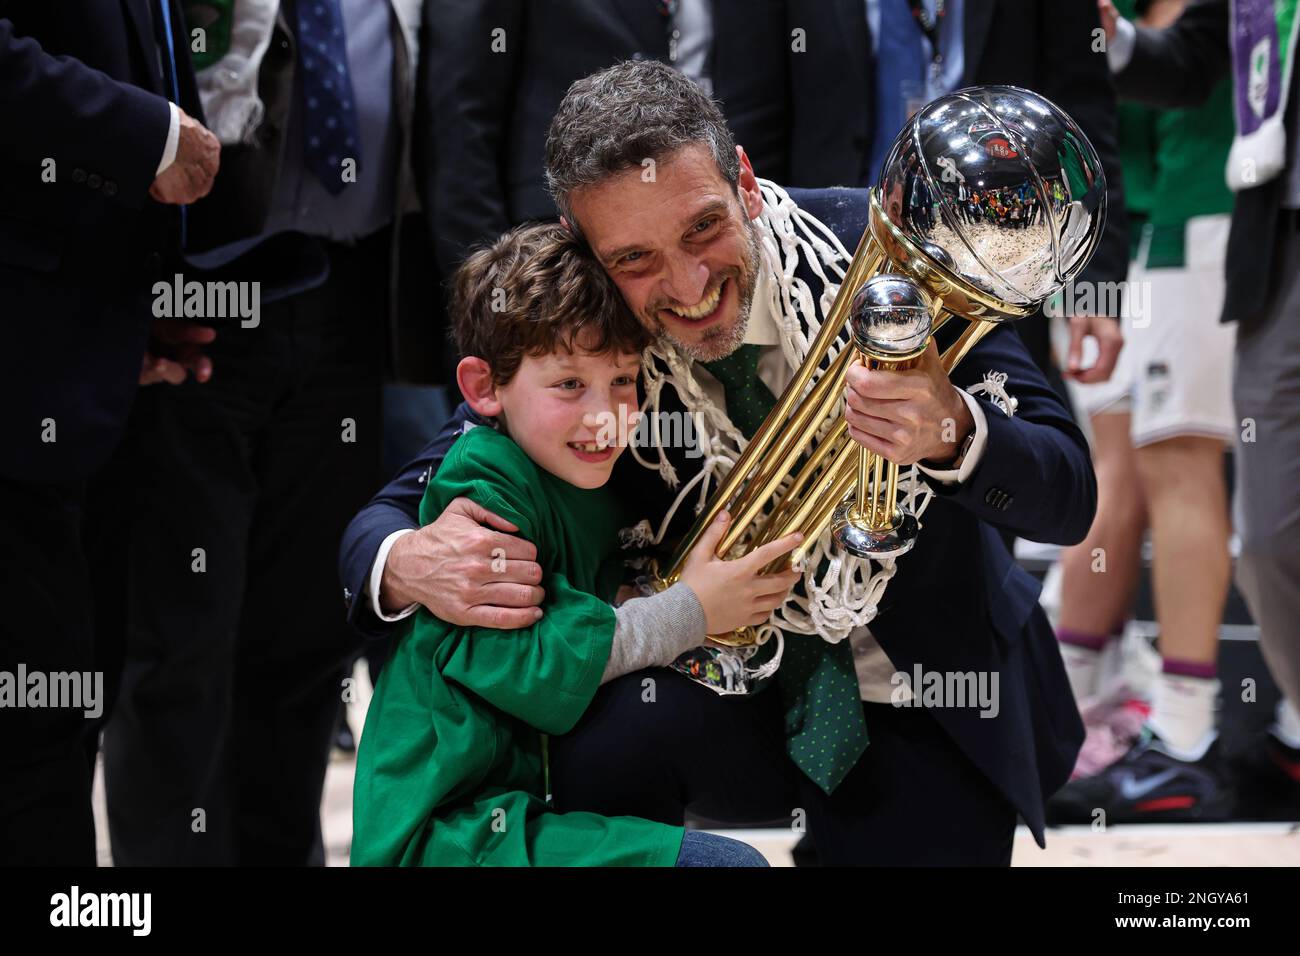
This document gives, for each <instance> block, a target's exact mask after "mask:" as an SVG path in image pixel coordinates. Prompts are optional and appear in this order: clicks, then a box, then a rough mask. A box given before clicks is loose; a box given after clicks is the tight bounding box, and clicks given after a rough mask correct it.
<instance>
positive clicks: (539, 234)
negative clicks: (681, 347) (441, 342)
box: [451, 223, 653, 385]
mask: <svg viewBox="0 0 1300 956" xmlns="http://www.w3.org/2000/svg"><path fill="white" fill-rule="evenodd" d="M451 319H452V331H453V335H454V336H455V339H456V346H457V348H458V349H459V350H460V354H461V355H462V356H467V355H473V356H477V357H478V358H481V359H483V360H484V361H486V362H487V363H488V365H489V366H491V368H492V379H493V381H494V382H496V384H498V385H504V384H506V383H507V382H509V381H510V380H511V379H512V378H513V377H514V375H515V373H516V372H517V371H519V363H520V362H521V361H523V357H524V356H525V355H546V354H550V353H552V352H556V351H558V350H560V349H564V350H565V351H568V352H573V351H575V350H576V349H578V348H581V349H582V350H584V351H590V352H593V353H596V354H604V353H607V352H623V353H639V352H641V351H642V350H643V349H645V348H646V346H648V345H649V344H650V342H651V340H652V339H653V336H652V335H651V333H650V332H649V331H647V330H646V329H645V327H644V326H642V325H641V323H640V322H638V321H637V319H636V316H634V315H633V314H632V312H631V310H630V309H628V307H627V304H626V303H625V302H624V301H623V296H622V295H621V294H620V293H619V291H618V288H617V287H616V286H615V285H614V282H613V280H611V279H610V278H609V276H608V275H607V274H606V273H605V270H604V268H603V267H602V266H601V265H600V263H599V262H597V261H596V260H595V258H593V257H592V255H591V253H590V252H588V251H587V249H586V247H585V246H583V245H582V243H581V241H580V240H578V239H576V238H575V237H574V236H573V235H572V234H570V233H569V231H568V230H567V229H565V228H564V227H563V226H561V225H559V224H558V223H534V224H529V225H523V226H517V227H515V228H514V229H511V230H510V231H509V232H507V233H506V234H505V235H503V236H502V237H501V238H500V239H497V240H496V241H495V242H494V243H492V244H491V245H489V246H486V247H483V248H480V249H478V250H477V251H475V252H474V253H473V254H471V255H470V256H469V258H467V259H466V260H465V261H464V262H463V263H462V264H461V266H460V268H459V269H458V270H457V271H456V274H455V276H454V277H453V279H452V293H451Z"/></svg>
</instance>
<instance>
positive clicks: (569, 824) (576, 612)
mask: <svg viewBox="0 0 1300 956" xmlns="http://www.w3.org/2000/svg"><path fill="white" fill-rule="evenodd" d="M462 495H463V496H465V497H468V498H470V499H472V500H474V501H476V502H478V503H479V504H481V505H483V506H484V507H485V508H488V509H490V510H492V511H495V512H496V513H497V514H498V515H500V516H501V517H503V518H505V519H506V520H508V521H511V522H513V523H514V524H515V525H517V526H518V527H519V533H520V535H521V536H522V537H524V538H527V539H528V540H529V541H532V542H533V543H534V544H535V545H536V546H537V558H538V562H539V563H540V564H541V566H542V569H543V580H542V587H543V588H545V590H546V599H545V602H544V604H543V605H542V609H543V611H544V612H545V613H544V615H543V617H542V619H541V620H540V621H538V622H537V623H536V624H535V625H533V626H532V627H531V628H528V629H525V630H517V631H496V630H490V629H488V628H472V627H456V626H453V625H451V624H446V623H444V622H442V621H440V620H438V619H437V618H435V617H433V615H431V614H429V612H428V611H427V610H425V609H424V608H421V609H420V610H419V612H418V613H417V614H416V615H415V616H414V624H413V626H412V628H411V630H410V631H409V632H408V633H406V634H405V635H404V636H403V637H402V638H401V639H400V640H399V642H398V645H397V647H396V648H395V650H394V652H393V655H392V657H391V659H390V660H389V661H388V662H387V663H386V664H385V665H384V669H383V672H382V674H381V676H380V678H379V682H378V686H377V687H376V688H375V695H374V698H373V700H372V701H371V703H370V710H369V713H368V714H367V716H366V724H365V729H364V730H363V732H362V737H361V743H360V747H359V750H358V754H357V772H356V783H355V788H354V793H353V811H352V820H353V841H352V863H353V865H356V866H395V865H401V866H466V865H469V866H618V865H623V866H672V865H674V864H675V863H676V860H677V855H678V852H679V851H680V848H681V842H682V834H683V831H682V829H681V828H680V827H676V826H667V825H665V824H661V823H653V822H651V821H649V820H643V819H640V818H636V817H603V816H599V815H597V814H594V813H556V812H555V811H554V810H552V809H551V808H550V806H548V805H547V803H546V802H545V794H546V791H545V786H546V784H545V781H544V777H545V769H544V756H543V748H542V734H563V733H565V732H567V731H568V730H570V729H571V728H572V727H573V726H574V724H575V723H577V721H578V718H579V717H581V716H582V713H583V711H585V710H586V708H587V705H588V704H589V703H590V702H591V699H592V697H593V695H594V694H595V692H596V689H597V687H598V686H599V685H600V678H601V674H602V673H603V672H604V669H605V664H606V662H607V661H608V659H609V652H610V646H611V642H612V640H613V634H614V611H613V609H612V608H611V607H610V605H609V604H608V603H607V600H606V599H608V598H610V597H612V596H613V592H614V589H616V588H617V583H618V576H619V575H618V568H617V566H616V564H615V563H614V562H611V561H608V560H606V559H607V558H609V557H610V556H611V555H612V554H613V552H614V551H615V550H616V545H617V540H618V537H617V534H618V527H619V524H620V522H619V513H618V506H617V500H616V498H615V497H614V495H613V493H612V492H611V491H610V490H609V489H607V488H606V489H601V488H598V489H593V490H583V489H580V488H575V487H573V486H572V485H570V484H568V483H567V482H564V481H561V480H560V479H558V478H556V477H555V476H553V475H551V474H550V473H548V472H547V471H545V470H544V469H542V468H539V467H538V466H537V465H535V464H534V463H533V462H532V461H531V460H530V459H529V458H528V456H527V455H525V454H524V452H523V451H522V449H520V448H519V446H518V445H516V444H515V443H514V442H513V441H512V440H511V439H509V438H508V437H506V436H505V435H502V434H500V433H499V432H497V431H495V430H494V429H492V428H490V427H484V426H480V427H478V428H474V429H472V430H471V431H470V432H468V433H467V434H465V435H463V436H461V437H460V438H459V439H457V440H456V443H455V444H454V445H452V447H451V451H450V452H449V453H448V455H447V457H446V459H445V460H444V461H443V464H442V467H441V468H440V469H439V470H438V473H437V475H435V476H433V477H431V478H430V479H429V483H428V487H427V489H426V490H425V493H424V499H423V501H422V502H421V504H420V524H421V525H426V524H429V523H430V522H432V521H433V520H434V519H435V518H437V517H438V515H440V514H441V513H442V511H443V509H444V507H445V506H446V505H447V503H448V502H450V501H451V500H452V499H453V498H456V497H458V496H462ZM484 557H485V558H488V559H490V556H488V555H484ZM653 711H654V707H653V706H651V705H647V706H646V719H647V720H653V719H654V715H653Z"/></svg>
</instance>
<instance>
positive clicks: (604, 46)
mask: <svg viewBox="0 0 1300 956" xmlns="http://www.w3.org/2000/svg"><path fill="white" fill-rule="evenodd" d="M785 8H786V4H785V2H783V0H430V17H431V22H433V23H435V24H436V25H437V29H435V30H434V31H433V32H432V35H431V36H430V46H429V49H428V50H427V62H428V64H429V69H428V72H427V73H426V74H425V75H426V77H427V94H428V95H429V97H430V101H431V104H432V112H431V115H432V119H433V126H432V129H431V130H430V134H431V135H430V143H431V147H432V153H431V155H432V159H433V162H432V163H431V164H430V165H428V166H427V167H425V168H424V169H423V170H422V171H421V175H423V176H424V177H425V180H426V183H427V185H426V188H425V193H426V195H429V196H431V197H432V202H431V208H432V221H433V227H434V234H435V237H436V238H435V241H436V243H437V257H438V271H439V275H440V276H441V277H442V278H443V279H444V280H445V279H446V278H447V277H448V276H449V275H450V274H451V272H452V270H453V269H454V268H455V267H456V266H457V265H458V264H459V263H460V261H461V260H462V259H463V258H464V257H465V254H466V253H467V251H468V250H469V248H470V247H471V246H472V245H473V244H475V243H477V242H483V241H486V240H489V239H495V238H496V237H497V236H498V235H500V234H501V233H503V232H505V231H506V230H507V229H509V228H510V227H511V226H515V225H518V224H519V223H522V222H527V221H529V220H541V219H554V218H555V215H556V212H555V206H554V204H553V203H552V202H551V198H550V196H549V195H548V194H547V191H546V182H545V179H544V176H543V162H542V161H543V154H544V144H545V140H546V130H547V128H548V127H549V125H550V122H551V117H552V116H554V115H555V109H556V107H557V106H559V104H560V100H561V98H562V97H563V96H564V93H565V91H566V90H567V89H568V88H569V84H571V83H572V82H573V81H574V80H576V79H578V78H580V77H583V76H587V75H588V74H590V73H594V72H595V71H596V70H599V69H602V68H604V67H606V66H609V65H610V64H612V63H616V62H618V61H620V60H633V59H636V60H639V59H655V60H660V61H663V62H665V63H671V64H672V65H674V66H676V67H677V68H678V69H680V70H681V71H682V72H683V73H684V74H686V75H687V76H689V77H690V78H691V79H693V80H695V81H696V82H698V83H700V84H701V85H702V86H703V87H704V88H705V89H706V90H710V91H711V92H712V94H713V95H714V96H715V97H717V98H718V99H719V100H721V101H722V103H723V104H724V106H725V107H726V108H727V117H728V120H729V121H730V123H731V128H732V132H733V133H735V135H736V139H737V141H738V142H739V143H740V144H741V145H743V146H744V147H745V149H746V151H747V152H748V153H749V154H750V155H751V156H752V157H754V159H755V161H756V162H758V163H759V164H760V167H761V168H762V169H764V170H766V171H767V175H770V176H771V177H772V178H774V179H776V180H777V181H779V182H784V181H785V176H786V172H787V168H788V167H787V161H786V154H787V150H788V148H789V147H788V140H789V117H788V111H789V105H790V104H789V98H788V95H787V93H786V80H785V55H786V51H787V50H788V49H789V45H790V42H791V41H790V37H789V34H788V33H787V32H786V28H785V16H786V12H785ZM715 24H716V25H717V28H716V29H715ZM819 185H821V184H819Z"/></svg>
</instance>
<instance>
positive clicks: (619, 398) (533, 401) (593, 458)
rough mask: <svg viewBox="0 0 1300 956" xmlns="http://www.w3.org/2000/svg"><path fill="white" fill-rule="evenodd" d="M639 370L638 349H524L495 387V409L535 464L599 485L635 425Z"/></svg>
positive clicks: (586, 484) (564, 477)
mask: <svg viewBox="0 0 1300 956" xmlns="http://www.w3.org/2000/svg"><path fill="white" fill-rule="evenodd" d="M640 371H641V360H640V356H639V355H636V354H618V353H609V354H603V355H594V354H592V353H591V352H585V351H581V350H578V351H575V352H574V353H573V354H572V355H570V354H569V353H567V352H564V351H558V352H553V353H550V354H547V355H540V356H538V355H525V356H524V359H523V361H522V362H521V363H520V364H519V370H518V371H517V372H516V373H515V375H514V378H512V379H511V380H510V381H509V382H508V383H506V384H505V385H501V386H498V387H497V388H496V397H497V399H498V400H499V401H500V403H501V414H500V415H499V416H498V417H499V419H500V421H501V424H502V425H503V426H504V427H505V430H506V432H507V433H508V434H509V435H510V437H511V438H512V439H513V440H514V441H515V443H516V444H517V445H519V447H520V448H522V449H523V450H524V452H525V453H526V454H527V455H528V457H529V458H531V459H532V460H533V461H534V462H536V463H537V464H538V465H540V466H541V467H543V468H545V469H546V470H547V471H549V472H550V473H551V474H553V475H555V476H556V477H557V478H560V479H562V480H564V481H567V482H568V483H569V484H571V485H575V486H577V487H579V488H599V487H600V486H601V485H603V484H605V482H606V481H608V480H609V475H610V472H611V471H613V470H614V462H615V461H617V460H618V456H619V455H620V454H622V452H623V448H624V447H626V441H627V436H628V435H630V434H631V433H632V431H633V428H634V423H635V421H636V414H637V395H636V380H637V375H638V374H639V373H640ZM620 420H621V421H622V422H624V423H625V424H624V425H623V427H620V424H619V423H620Z"/></svg>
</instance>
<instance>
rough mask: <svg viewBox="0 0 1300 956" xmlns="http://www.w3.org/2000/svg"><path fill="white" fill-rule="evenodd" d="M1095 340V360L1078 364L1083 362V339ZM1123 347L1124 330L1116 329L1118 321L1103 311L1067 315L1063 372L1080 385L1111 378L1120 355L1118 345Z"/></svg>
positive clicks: (1120, 347)
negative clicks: (1067, 332) (1068, 320)
mask: <svg viewBox="0 0 1300 956" xmlns="http://www.w3.org/2000/svg"><path fill="white" fill-rule="evenodd" d="M1085 338H1093V339H1096V340H1097V361H1096V362H1094V363H1093V364H1092V365H1091V366H1090V367H1089V368H1083V367H1081V363H1082V362H1083V340H1084V339H1085ZM1123 347H1124V333H1122V332H1121V331H1120V330H1119V321H1118V320H1117V319H1112V318H1108V317H1106V316H1104V315H1074V316H1071V317H1070V351H1069V354H1068V355H1067V357H1066V362H1065V368H1064V369H1062V370H1061V372H1062V374H1063V375H1064V376H1065V377H1066V378H1068V379H1072V380H1073V381H1076V382H1078V383H1079V384H1081V385H1091V384H1093V383H1094V382H1105V381H1109V380H1110V376H1111V373H1112V372H1114V371H1115V362H1116V361H1117V360H1118V359H1119V353H1120V349H1122V348H1123Z"/></svg>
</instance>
